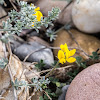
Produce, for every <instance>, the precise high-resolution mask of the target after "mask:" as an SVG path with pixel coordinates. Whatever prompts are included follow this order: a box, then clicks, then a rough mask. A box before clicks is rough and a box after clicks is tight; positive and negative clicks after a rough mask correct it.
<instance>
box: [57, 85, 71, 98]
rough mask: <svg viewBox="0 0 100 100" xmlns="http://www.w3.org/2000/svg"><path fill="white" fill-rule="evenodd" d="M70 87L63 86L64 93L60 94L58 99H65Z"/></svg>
mask: <svg viewBox="0 0 100 100" xmlns="http://www.w3.org/2000/svg"><path fill="white" fill-rule="evenodd" d="M68 87H69V85H66V86H64V87H63V88H62V94H61V95H60V96H59V98H58V100H65V97H66V92H67V90H68Z"/></svg>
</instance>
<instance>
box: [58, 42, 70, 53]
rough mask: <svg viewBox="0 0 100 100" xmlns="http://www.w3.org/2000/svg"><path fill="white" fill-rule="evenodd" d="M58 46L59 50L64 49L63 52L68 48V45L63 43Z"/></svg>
mask: <svg viewBox="0 0 100 100" xmlns="http://www.w3.org/2000/svg"><path fill="white" fill-rule="evenodd" d="M60 48H61V50H62V51H64V52H66V51H67V50H68V46H67V44H66V43H65V44H64V45H62V44H61V45H60Z"/></svg>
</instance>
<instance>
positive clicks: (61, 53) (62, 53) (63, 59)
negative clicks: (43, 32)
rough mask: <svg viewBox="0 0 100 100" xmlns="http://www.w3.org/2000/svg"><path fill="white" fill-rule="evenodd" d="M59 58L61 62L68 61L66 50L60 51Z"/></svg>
mask: <svg viewBox="0 0 100 100" xmlns="http://www.w3.org/2000/svg"><path fill="white" fill-rule="evenodd" d="M58 59H59V62H60V63H61V64H63V63H65V62H66V60H65V55H64V52H63V51H61V50H59V51H58Z"/></svg>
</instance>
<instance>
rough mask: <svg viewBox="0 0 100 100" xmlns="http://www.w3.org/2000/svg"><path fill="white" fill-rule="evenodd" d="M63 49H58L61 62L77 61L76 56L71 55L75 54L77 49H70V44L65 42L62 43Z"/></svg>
mask: <svg viewBox="0 0 100 100" xmlns="http://www.w3.org/2000/svg"><path fill="white" fill-rule="evenodd" d="M60 48H61V50H59V51H58V59H59V62H60V63H61V64H63V63H65V62H66V61H67V62H69V63H73V62H75V61H76V59H75V58H74V57H71V56H73V55H74V54H75V52H76V49H73V50H68V46H67V44H66V43H65V44H64V45H62V44H61V45H60Z"/></svg>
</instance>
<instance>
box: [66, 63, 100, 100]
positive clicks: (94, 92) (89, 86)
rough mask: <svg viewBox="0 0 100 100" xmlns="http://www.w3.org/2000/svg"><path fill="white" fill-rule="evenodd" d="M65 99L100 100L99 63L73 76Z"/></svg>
mask: <svg viewBox="0 0 100 100" xmlns="http://www.w3.org/2000/svg"><path fill="white" fill-rule="evenodd" d="M65 100H100V63H97V64H94V65H92V66H90V67H88V68H86V69H85V70H83V71H82V72H80V73H79V74H78V75H77V76H76V77H75V78H74V80H73V81H72V82H71V84H70V86H69V88H68V91H67V94H66V99H65Z"/></svg>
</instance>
